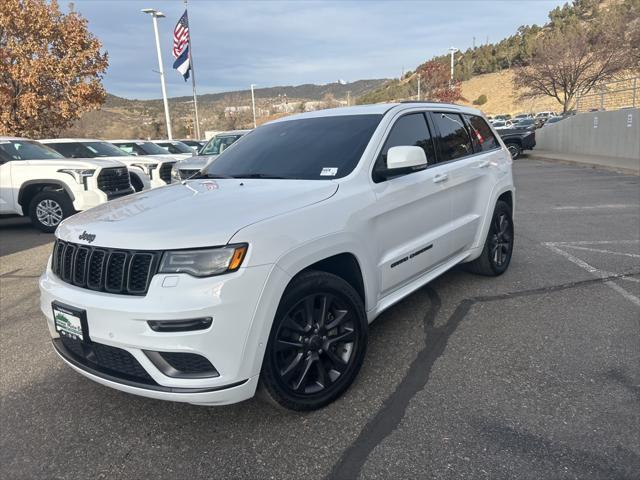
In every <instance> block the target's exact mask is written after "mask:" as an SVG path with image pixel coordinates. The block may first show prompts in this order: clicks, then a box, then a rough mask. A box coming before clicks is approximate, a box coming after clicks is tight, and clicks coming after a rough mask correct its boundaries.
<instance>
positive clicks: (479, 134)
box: [464, 115, 500, 152]
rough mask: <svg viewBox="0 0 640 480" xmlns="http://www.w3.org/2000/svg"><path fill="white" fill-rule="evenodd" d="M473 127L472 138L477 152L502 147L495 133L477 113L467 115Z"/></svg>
mask: <svg viewBox="0 0 640 480" xmlns="http://www.w3.org/2000/svg"><path fill="white" fill-rule="evenodd" d="M464 117H465V118H466V119H467V122H469V125H470V127H471V139H472V140H473V148H474V150H475V151H476V152H486V151H487V150H494V149H496V148H498V147H500V144H499V143H498V140H497V139H496V137H495V135H494V134H493V132H492V131H491V128H489V125H487V122H485V121H484V119H483V118H482V117H479V116H477V115H465V116H464Z"/></svg>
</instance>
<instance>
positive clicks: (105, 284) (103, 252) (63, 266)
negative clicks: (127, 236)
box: [51, 240, 161, 295]
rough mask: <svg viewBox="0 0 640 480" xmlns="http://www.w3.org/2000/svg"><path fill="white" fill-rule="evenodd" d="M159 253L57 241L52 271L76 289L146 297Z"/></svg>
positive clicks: (158, 259)
mask: <svg viewBox="0 0 640 480" xmlns="http://www.w3.org/2000/svg"><path fill="white" fill-rule="evenodd" d="M160 255H161V253H160V252H146V251H138V250H120V249H111V248H102V247H90V246H86V245H76V244H74V243H69V242H63V241H62V240H56V242H55V244H54V246H53V257H52V263H51V269H52V270H53V273H55V274H56V275H57V276H58V277H59V278H60V279H61V280H63V281H64V282H66V283H69V284H71V285H75V286H76V287H81V288H87V289H90V290H98V291H101V292H109V293H119V294H123V295H145V294H146V293H147V290H148V289H149V282H151V278H152V277H153V276H154V275H155V273H156V271H157V269H158V264H159V261H160Z"/></svg>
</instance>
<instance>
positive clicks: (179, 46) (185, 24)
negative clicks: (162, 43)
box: [173, 10, 189, 58]
mask: <svg viewBox="0 0 640 480" xmlns="http://www.w3.org/2000/svg"><path fill="white" fill-rule="evenodd" d="M188 46H189V19H188V18H187V11H186V10H185V11H184V13H183V14H182V16H181V17H180V20H178V23H177V24H176V28H175V29H174V30H173V58H178V57H179V56H180V55H181V54H182V51H183V50H184V49H185V47H188Z"/></svg>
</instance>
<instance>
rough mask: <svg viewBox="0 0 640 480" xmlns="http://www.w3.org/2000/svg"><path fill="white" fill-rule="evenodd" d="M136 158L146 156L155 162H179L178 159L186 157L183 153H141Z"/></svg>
mask: <svg viewBox="0 0 640 480" xmlns="http://www.w3.org/2000/svg"><path fill="white" fill-rule="evenodd" d="M136 158H145V159H147V160H152V161H153V162H155V163H162V162H177V161H178V160H182V159H184V157H183V156H181V155H173V154H171V153H167V154H166V155H165V154H162V155H139V156H136Z"/></svg>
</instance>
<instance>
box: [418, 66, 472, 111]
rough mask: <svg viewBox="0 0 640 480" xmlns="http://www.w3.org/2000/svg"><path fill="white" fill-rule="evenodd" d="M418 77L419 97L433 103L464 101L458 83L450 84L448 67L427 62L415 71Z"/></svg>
mask: <svg viewBox="0 0 640 480" xmlns="http://www.w3.org/2000/svg"><path fill="white" fill-rule="evenodd" d="M416 74H417V75H419V76H420V91H421V95H420V96H421V97H422V98H424V99H426V100H431V101H434V102H445V103H454V102H457V101H460V100H465V98H464V97H463V96H462V86H461V85H460V82H454V83H453V84H451V83H450V79H451V74H450V71H449V67H448V66H447V65H445V64H444V63H442V62H438V61H436V60H429V61H428V62H426V63H423V64H422V65H420V66H419V67H418V68H417V69H416Z"/></svg>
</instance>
